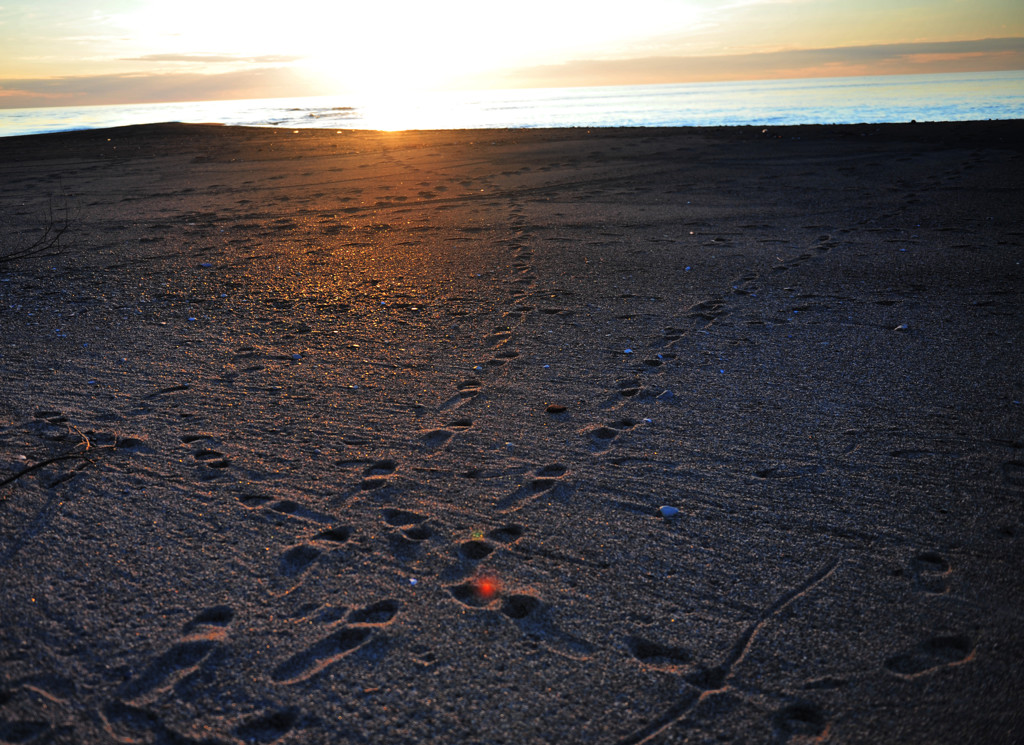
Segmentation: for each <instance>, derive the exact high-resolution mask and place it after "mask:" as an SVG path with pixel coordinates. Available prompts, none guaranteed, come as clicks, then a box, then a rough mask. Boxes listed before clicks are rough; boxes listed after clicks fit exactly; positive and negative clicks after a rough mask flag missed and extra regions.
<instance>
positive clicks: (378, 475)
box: [359, 459, 398, 491]
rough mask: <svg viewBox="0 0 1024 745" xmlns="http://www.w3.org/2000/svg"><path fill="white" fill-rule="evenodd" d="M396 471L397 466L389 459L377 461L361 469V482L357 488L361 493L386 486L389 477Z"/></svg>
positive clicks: (389, 480)
mask: <svg viewBox="0 0 1024 745" xmlns="http://www.w3.org/2000/svg"><path fill="white" fill-rule="evenodd" d="M397 470H398V464H397V463H396V462H395V461H393V460H389V459H384V460H378V461H376V462H374V463H371V464H370V465H369V466H367V467H366V468H365V469H363V481H362V483H361V484H360V485H359V488H360V489H362V490H363V491H371V490H373V489H379V488H381V487H382V486H387V485H388V484H389V483H390V482H391V479H390V477H391V476H392V475H393V474H394V473H395V471H397Z"/></svg>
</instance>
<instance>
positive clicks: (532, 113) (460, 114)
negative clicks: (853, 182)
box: [0, 70, 1024, 136]
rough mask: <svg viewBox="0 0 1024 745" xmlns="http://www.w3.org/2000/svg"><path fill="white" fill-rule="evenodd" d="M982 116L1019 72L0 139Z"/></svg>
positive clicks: (57, 115) (696, 88)
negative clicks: (223, 130)
mask: <svg viewBox="0 0 1024 745" xmlns="http://www.w3.org/2000/svg"><path fill="white" fill-rule="evenodd" d="M985 119H1024V71H1022V70H1012V71H1004V72H980V73H955V74H942V75H886V76H875V77H846V78H805V79H799V80H758V81H744V82H717V83H686V84H676V85H636V86H607V87H588V88H543V89H522V90H501V91H471V92H466V91H460V92H445V93H432V94H429V95H425V96H419V97H404V98H401V99H394V100H383V99H378V100H357V99H354V98H346V97H344V96H319V97H314V98H276V99H253V100H243V101H199V102H186V103H164V104H137V105H119V106H79V107H67V108H37V109H0V136H13V135H23V134H37V133H43V132H60V131H68V130H78V129H94V128H100V127H116V126H122V125H128V124H148V123H155V122H169V121H176V122H217V123H221V124H231V125H247V126H261V127H290V128H304V127H306V128H309V127H314V128H324V129H386V130H395V129H480V128H489V127H499V128H503V127H513V128H515V127H674V126H730V125H783V124H856V123H877V122H909V121H911V120H916V121H919V122H926V121H968V120H985Z"/></svg>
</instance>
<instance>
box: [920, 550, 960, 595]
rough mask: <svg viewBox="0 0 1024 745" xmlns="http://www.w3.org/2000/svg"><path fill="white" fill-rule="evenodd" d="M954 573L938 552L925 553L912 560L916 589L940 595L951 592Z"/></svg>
mask: <svg viewBox="0 0 1024 745" xmlns="http://www.w3.org/2000/svg"><path fill="white" fill-rule="evenodd" d="M952 573H953V568H952V567H951V566H950V564H949V562H948V561H947V560H946V558H945V557H944V556H942V555H941V554H939V553H938V552H936V551H925V552H923V553H920V554H918V555H917V556H915V557H914V558H913V559H911V560H910V575H911V577H912V578H913V582H914V587H915V588H916V589H918V590H922V591H924V592H928V593H933V594H936V595H939V594H942V593H944V592H946V591H947V590H949V579H950V575H951V574H952Z"/></svg>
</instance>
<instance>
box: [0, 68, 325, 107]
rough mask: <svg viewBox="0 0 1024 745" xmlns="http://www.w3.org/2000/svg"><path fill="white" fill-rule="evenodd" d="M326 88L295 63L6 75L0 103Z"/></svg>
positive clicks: (277, 93) (191, 97)
mask: <svg viewBox="0 0 1024 745" xmlns="http://www.w3.org/2000/svg"><path fill="white" fill-rule="evenodd" d="M322 92H323V91H320V90H318V89H316V88H314V87H313V86H312V84H311V83H310V82H309V81H308V80H306V79H305V78H304V77H302V76H301V75H300V74H299V73H298V72H296V71H294V70H292V69H291V68H288V67H258V68H251V69H246V70H235V71H231V72H226V73H221V74H202V73H195V72H182V73H163V74H146V73H130V74H118V75H91V76H68V77H56V78H48V79H36V80H32V79H28V80H25V79H21V80H0V107H2V108H32V107H36V106H86V105H92V104H123V103H161V102H167V101H211V100H230V99H241V98H274V97H287V96H308V95H313V94H316V93H322Z"/></svg>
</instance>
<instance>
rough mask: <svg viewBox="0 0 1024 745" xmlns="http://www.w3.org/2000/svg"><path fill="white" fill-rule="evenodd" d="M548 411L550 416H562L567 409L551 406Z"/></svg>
mask: <svg viewBox="0 0 1024 745" xmlns="http://www.w3.org/2000/svg"><path fill="white" fill-rule="evenodd" d="M547 411H548V413H549V414H562V413H564V412H565V407H564V406H562V405H561V404H551V405H550V406H549V407H548V409H547Z"/></svg>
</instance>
